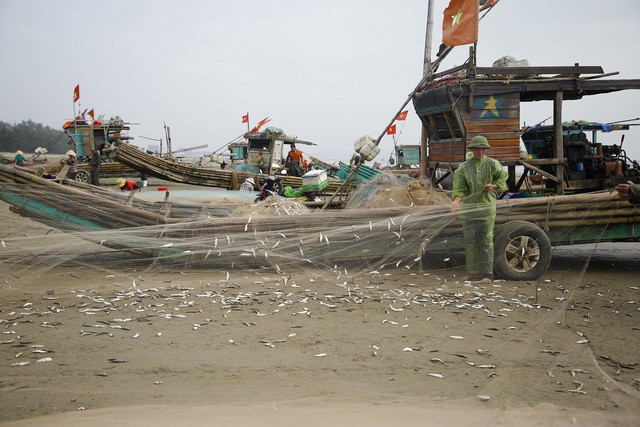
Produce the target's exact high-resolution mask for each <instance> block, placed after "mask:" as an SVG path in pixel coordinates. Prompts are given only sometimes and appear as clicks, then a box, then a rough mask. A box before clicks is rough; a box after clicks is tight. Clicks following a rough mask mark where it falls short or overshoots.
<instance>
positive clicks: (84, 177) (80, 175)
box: [75, 170, 90, 184]
mask: <svg viewBox="0 0 640 427" xmlns="http://www.w3.org/2000/svg"><path fill="white" fill-rule="evenodd" d="M75 180H76V181H78V182H84V183H85V184H87V183H88V182H89V181H90V177H89V172H87V171H83V170H79V171H78V172H77V173H76V177H75Z"/></svg>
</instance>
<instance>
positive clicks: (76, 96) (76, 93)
mask: <svg viewBox="0 0 640 427" xmlns="http://www.w3.org/2000/svg"><path fill="white" fill-rule="evenodd" d="M79 99H80V85H76V88H75V89H74V90H73V102H76V101H78V100H79Z"/></svg>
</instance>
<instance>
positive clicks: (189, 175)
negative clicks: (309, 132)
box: [108, 132, 341, 193]
mask: <svg viewBox="0 0 640 427" xmlns="http://www.w3.org/2000/svg"><path fill="white" fill-rule="evenodd" d="M246 137H247V139H248V140H249V158H248V160H249V162H254V163H255V164H254V166H255V167H256V168H255V169H254V170H255V171H256V172H255V173H252V172H242V171H238V170H232V169H213V168H203V167H196V166H192V165H186V164H182V163H177V162H174V161H170V160H166V159H164V158H160V157H156V156H153V155H151V154H148V153H146V152H144V151H142V150H138V149H136V148H134V147H132V146H131V145H130V144H128V143H126V142H123V141H115V142H114V143H113V144H112V147H111V148H110V149H108V152H109V156H110V157H111V158H113V159H114V160H115V161H117V162H119V163H122V164H124V165H127V166H129V167H131V168H133V169H135V170H137V171H139V172H144V173H146V174H147V175H149V176H153V177H156V178H160V179H164V180H166V181H171V182H181V183H185V184H193V185H202V186H209V187H219V188H226V189H230V190H231V189H232V190H237V189H238V188H239V187H240V185H241V184H242V183H243V182H244V180H245V179H247V178H249V177H252V178H254V181H255V182H259V180H260V178H264V177H265V176H267V175H268V174H271V173H275V172H276V170H277V169H278V168H279V166H278V168H276V167H274V165H281V164H282V163H283V162H282V158H281V157H282V154H281V153H282V146H283V145H284V144H287V143H288V144H291V142H293V141H295V142H296V143H298V144H299V143H301V142H302V141H299V140H296V139H287V138H285V137H282V136H281V134H278V133H273V132H254V133H249V134H247V135H246ZM282 140H284V141H282ZM252 142H255V143H256V144H255V145H256V146H257V147H263V148H260V149H259V151H264V153H260V152H258V153H257V154H254V151H255V150H258V148H256V149H255V150H253V149H252V147H253V145H252ZM258 142H260V144H258ZM278 143H280V144H278ZM277 157H280V158H279V159H276V158H277ZM263 159H268V160H263ZM261 162H265V164H264V165H261ZM258 166H261V168H262V169H259V168H258ZM258 171H260V172H258ZM280 177H281V181H282V184H283V186H291V187H292V188H299V187H302V185H303V181H302V178H300V177H296V176H289V175H280ZM340 184H341V183H340V181H338V180H335V179H331V180H330V182H329V185H328V187H327V188H326V189H325V190H326V191H327V192H331V193H333V192H334V191H336V190H337V189H338V188H339V187H340Z"/></svg>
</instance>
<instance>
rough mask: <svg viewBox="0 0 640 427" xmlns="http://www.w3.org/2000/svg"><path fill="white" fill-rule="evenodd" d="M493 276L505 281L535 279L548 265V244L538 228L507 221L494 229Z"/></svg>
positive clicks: (544, 234) (525, 223) (528, 223)
mask: <svg viewBox="0 0 640 427" xmlns="http://www.w3.org/2000/svg"><path fill="white" fill-rule="evenodd" d="M493 246H494V261H493V263H494V267H493V270H494V273H495V275H496V276H497V277H499V278H502V279H507V280H535V279H537V278H539V277H540V276H541V275H542V273H544V271H545V270H546V269H547V267H548V266H549V261H550V260H551V242H550V241H549V237H548V236H547V234H546V233H545V232H544V231H542V229H541V228H540V227H538V226H537V225H535V224H533V223H531V222H527V221H509V222H507V223H506V224H503V225H501V226H499V227H498V228H497V229H496V235H495V238H494V244H493Z"/></svg>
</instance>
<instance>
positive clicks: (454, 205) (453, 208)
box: [451, 197, 460, 212]
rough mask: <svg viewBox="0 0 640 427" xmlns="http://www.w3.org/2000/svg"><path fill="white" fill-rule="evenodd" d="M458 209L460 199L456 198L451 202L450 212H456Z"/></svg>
mask: <svg viewBox="0 0 640 427" xmlns="http://www.w3.org/2000/svg"><path fill="white" fill-rule="evenodd" d="M458 208H460V198H459V197H456V199H455V200H454V201H453V202H451V212H457V211H458Z"/></svg>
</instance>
